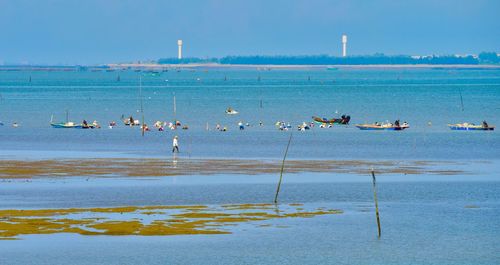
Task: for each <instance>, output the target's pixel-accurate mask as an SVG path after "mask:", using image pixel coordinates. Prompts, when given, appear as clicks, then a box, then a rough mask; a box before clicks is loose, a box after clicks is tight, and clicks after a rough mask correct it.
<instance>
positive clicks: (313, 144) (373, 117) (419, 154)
mask: <svg viewBox="0 0 500 265" xmlns="http://www.w3.org/2000/svg"><path fill="white" fill-rule="evenodd" d="M139 75H142V80H143V86H142V88H143V95H144V99H145V100H144V111H145V120H146V122H147V123H148V124H149V125H150V126H151V125H152V123H153V122H154V121H156V120H162V121H172V120H173V119H174V117H173V95H174V93H175V96H176V103H177V104H176V106H177V108H176V110H177V112H176V118H177V119H179V120H180V121H182V122H183V123H184V124H188V125H189V126H190V129H189V130H187V131H182V130H178V131H175V132H171V131H165V132H158V131H151V132H148V133H146V136H145V137H144V138H143V137H141V136H140V130H139V129H138V128H128V127H124V126H122V124H121V122H120V117H121V116H122V115H124V117H128V116H129V115H134V117H135V118H140V116H141V115H140V114H139V113H137V110H138V109H139V108H140V107H139V106H140V104H139V99H138V98H139V92H138V91H139V80H138V79H139ZM30 76H31V80H32V81H31V83H30V82H29V77H30ZM117 76H120V77H121V78H120V80H121V81H119V82H118V81H116V78H117ZM259 76H260V77H261V79H260V80H261V81H258V77H259ZM224 77H227V81H224ZM309 77H310V81H308V78H309ZM198 79H199V80H198ZM165 80H168V82H166V81H165ZM0 95H1V100H0V120H1V121H3V122H4V123H5V126H1V127H0V135H1V137H0V149H2V150H10V151H12V150H14V151H19V150H26V153H25V155H26V156H29V155H30V151H31V150H40V151H48V150H52V151H53V150H59V151H89V152H103V151H112V152H119V153H129V154H133V155H134V156H136V155H145V156H158V155H165V154H168V153H169V152H170V145H171V139H172V137H173V135H174V134H177V135H179V136H180V139H179V141H180V145H181V146H180V147H181V155H182V156H187V157H229V158H248V157H255V158H279V157H281V156H282V154H283V150H284V147H285V145H286V143H287V139H288V134H287V133H284V132H280V131H278V130H276V128H275V126H274V123H275V122H276V121H278V120H283V121H286V122H290V123H291V124H292V125H294V126H295V125H297V124H299V123H301V122H303V121H311V116H313V115H318V116H321V117H328V118H331V117H338V116H340V115H341V114H343V113H346V114H349V115H351V117H352V120H351V123H352V124H355V123H364V122H370V123H371V122H375V121H381V122H383V121H386V120H389V121H394V120H395V119H401V120H402V121H404V120H406V121H408V122H409V123H410V125H411V128H410V129H409V130H407V131H403V132H373V131H360V130H358V129H356V128H355V127H353V126H352V125H351V126H347V127H342V126H335V127H334V128H331V129H319V128H315V129H314V130H312V131H307V132H297V133H295V139H294V141H293V142H292V148H291V149H290V154H289V155H290V157H295V158H305V159H308V158H336V159H363V158H364V159H377V158H407V159H411V158H414V159H417V158H427V159H445V158H451V159H488V158H494V159H498V158H500V152H499V151H498V150H500V149H499V148H498V147H499V142H500V138H499V136H498V133H497V132H496V131H494V132H457V131H451V130H449V129H448V128H447V127H446V124H447V123H457V122H474V123H480V122H481V121H482V120H487V121H488V122H489V123H490V124H493V125H495V124H496V125H498V124H500V118H499V117H500V105H499V104H498V103H499V102H500V70H453V69H440V70H436V69H392V70H388V69H384V70H359V69H339V70H337V71H327V70H310V71H299V70H293V71H292V70H290V71H278V70H273V71H256V70H213V69H210V70H208V71H202V70H196V71H188V70H185V71H181V72H176V71H169V72H166V73H162V74H161V75H160V76H151V75H147V74H143V73H136V72H0ZM460 95H462V99H463V103H464V104H463V105H464V110H463V111H462V109H461V99H460V98H461V96H460ZM261 100H262V108H261V107H260V102H261ZM228 106H232V107H233V108H235V109H237V110H238V111H239V112H240V114H238V115H234V116H229V115H226V114H224V110H225V109H226V108H227V107H228ZM67 109H68V110H69V114H70V119H71V120H73V121H75V122H81V120H82V119H84V118H85V119H87V120H89V121H92V120H98V121H100V122H101V124H103V125H104V126H103V127H104V128H103V129H100V130H68V129H53V128H50V126H49V121H50V118H51V115H55V116H54V120H56V121H64V120H65V110H67ZM336 112H338V113H336ZM112 120H114V121H117V122H118V124H119V126H118V127H116V128H114V129H112V130H110V129H108V128H107V126H106V124H107V123H108V122H109V121H112ZM240 120H241V121H244V122H249V123H250V124H252V125H253V126H251V127H248V128H247V129H246V130H245V131H238V130H237V123H238V121H240ZM259 121H263V123H264V126H263V127H259V126H258V122H259ZM13 122H18V123H19V124H20V125H21V126H20V127H19V128H12V127H11V126H10V124H11V123H13ZM429 122H431V124H432V125H431V126H429V124H428V123H429ZM207 123H208V124H209V127H210V129H214V127H215V124H216V123H220V124H221V125H222V126H228V128H229V131H228V132H225V133H222V132H217V131H213V130H212V131H209V132H207V131H205V129H206V124H207Z"/></svg>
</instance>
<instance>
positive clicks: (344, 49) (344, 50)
mask: <svg viewBox="0 0 500 265" xmlns="http://www.w3.org/2000/svg"><path fill="white" fill-rule="evenodd" d="M346 56H347V35H345V34H344V35H342V57H346Z"/></svg>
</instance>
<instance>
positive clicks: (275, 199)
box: [274, 133, 293, 204]
mask: <svg viewBox="0 0 500 265" xmlns="http://www.w3.org/2000/svg"><path fill="white" fill-rule="evenodd" d="M292 135H293V134H292V133H290V138H289V139H288V144H287V145H286V150H285V155H284V156H283V163H282V164H281V171H280V180H279V181H278V187H277V188H276V195H275V196H274V203H275V204H276V203H278V194H279V193H280V187H281V181H282V180H283V170H284V169H285V160H286V155H287V154H288V148H289V147H290V143H291V142H292Z"/></svg>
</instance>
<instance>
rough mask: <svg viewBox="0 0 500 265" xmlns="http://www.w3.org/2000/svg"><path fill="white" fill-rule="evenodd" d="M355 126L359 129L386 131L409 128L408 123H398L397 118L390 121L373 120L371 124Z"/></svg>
mask: <svg viewBox="0 0 500 265" xmlns="http://www.w3.org/2000/svg"><path fill="white" fill-rule="evenodd" d="M355 126H356V128H358V129H360V130H379V131H380V130H386V131H402V130H404V129H408V128H410V124H408V123H407V122H403V124H400V123H399V120H397V121H395V122H394V124H392V123H378V122H375V123H373V124H356V125H355Z"/></svg>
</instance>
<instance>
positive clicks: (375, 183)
mask: <svg viewBox="0 0 500 265" xmlns="http://www.w3.org/2000/svg"><path fill="white" fill-rule="evenodd" d="M372 180H373V200H374V201H375V214H376V216H377V227H378V237H379V238H380V236H381V235H382V232H381V230H380V216H379V214H378V200H377V186H376V185H377V180H376V179H375V171H373V169H372Z"/></svg>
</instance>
